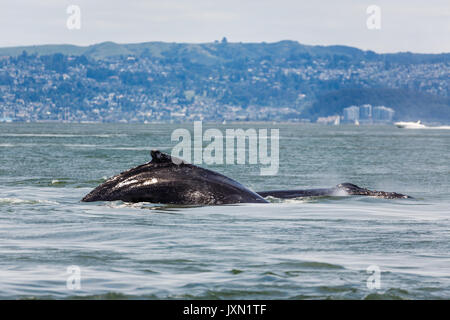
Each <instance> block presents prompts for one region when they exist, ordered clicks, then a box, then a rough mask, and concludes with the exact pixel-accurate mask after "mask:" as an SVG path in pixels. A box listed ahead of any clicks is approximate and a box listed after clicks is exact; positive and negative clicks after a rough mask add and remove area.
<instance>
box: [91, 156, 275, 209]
mask: <svg viewBox="0 0 450 320" xmlns="http://www.w3.org/2000/svg"><path fill="white" fill-rule="evenodd" d="M151 156H152V160H151V161H150V162H148V163H145V164H142V165H140V166H137V167H135V168H132V169H129V170H127V171H124V172H122V173H120V174H118V175H116V176H114V177H112V178H110V179H108V180H107V181H105V182H104V183H103V184H101V185H99V186H98V187H97V188H95V189H94V190H92V191H91V192H90V193H89V194H87V195H86V196H85V197H84V198H83V199H82V201H84V202H92V201H114V200H122V201H125V202H151V203H164V204H180V205H213V204H216V205H219V204H232V203H265V202H267V201H266V200H265V199H264V198H262V197H261V196H260V195H258V194H256V193H255V192H253V191H251V190H249V189H247V188H246V187H244V186H243V185H241V184H240V183H239V182H237V181H235V180H233V179H230V178H228V177H226V176H224V175H222V174H220V173H217V172H214V171H211V170H208V169H204V168H200V167H198V166H195V165H192V164H189V163H186V162H184V161H182V160H181V159H178V158H173V157H171V156H170V155H168V154H166V153H162V152H160V151H158V150H152V151H151Z"/></svg>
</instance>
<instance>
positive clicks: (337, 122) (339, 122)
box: [334, 116, 341, 126]
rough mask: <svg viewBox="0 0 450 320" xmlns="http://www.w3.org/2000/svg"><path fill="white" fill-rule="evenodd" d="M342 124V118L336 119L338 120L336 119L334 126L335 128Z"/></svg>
mask: <svg viewBox="0 0 450 320" xmlns="http://www.w3.org/2000/svg"><path fill="white" fill-rule="evenodd" d="M340 124H341V117H339V116H338V117H336V119H334V125H335V126H338V125H340Z"/></svg>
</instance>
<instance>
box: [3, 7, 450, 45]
mask: <svg viewBox="0 0 450 320" xmlns="http://www.w3.org/2000/svg"><path fill="white" fill-rule="evenodd" d="M0 3H1V4H0V30H1V31H0V47H5V46H21V45H35V44H59V43H70V44H77V45H89V44H93V43H98V42H103V41H114V42H118V43H132V42H146V41H167V42H212V41H214V40H220V39H221V38H222V37H224V36H226V37H227V38H228V41H230V42H240V41H242V42H261V41H266V42H275V41H280V40H287V39H289V40H297V41H299V42H300V43H303V44H314V45H315V44H319V45H332V44H342V45H349V46H355V47H358V48H361V49H366V50H367V49H370V50H374V51H377V52H397V51H412V52H430V53H437V52H450V0H427V1H425V0H385V1H380V0H373V1H366V0H339V1H337V0H326V1H320V0H308V1H301V0H297V1H295V0H159V1H155V0H126V1H119V0H69V1H66V0H41V1H37V0H0ZM69 5H78V6H79V7H80V9H81V28H80V29H79V30H69V29H68V28H67V26H66V21H67V19H68V17H69V14H68V13H67V12H66V10H67V7H68V6H69ZM370 5H378V6H379V7H380V9H381V16H380V17H381V29H379V30H369V29H368V28H367V25H366V20H367V19H368V18H369V14H367V13H366V9H367V7H368V6H370Z"/></svg>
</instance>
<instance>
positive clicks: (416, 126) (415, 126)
mask: <svg viewBox="0 0 450 320" xmlns="http://www.w3.org/2000/svg"><path fill="white" fill-rule="evenodd" d="M394 125H395V126H396V127H397V128H404V129H423V128H426V127H427V126H425V125H424V124H422V123H421V122H420V120H419V121H417V122H408V121H400V122H395V123H394Z"/></svg>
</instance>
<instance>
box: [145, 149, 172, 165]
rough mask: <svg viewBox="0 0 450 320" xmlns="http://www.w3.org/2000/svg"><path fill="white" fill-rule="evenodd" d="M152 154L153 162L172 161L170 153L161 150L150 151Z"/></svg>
mask: <svg viewBox="0 0 450 320" xmlns="http://www.w3.org/2000/svg"><path fill="white" fill-rule="evenodd" d="M150 155H151V156H152V162H153V163H165V162H172V157H171V156H170V155H168V154H167V153H163V152H161V151H159V150H152V151H150Z"/></svg>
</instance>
